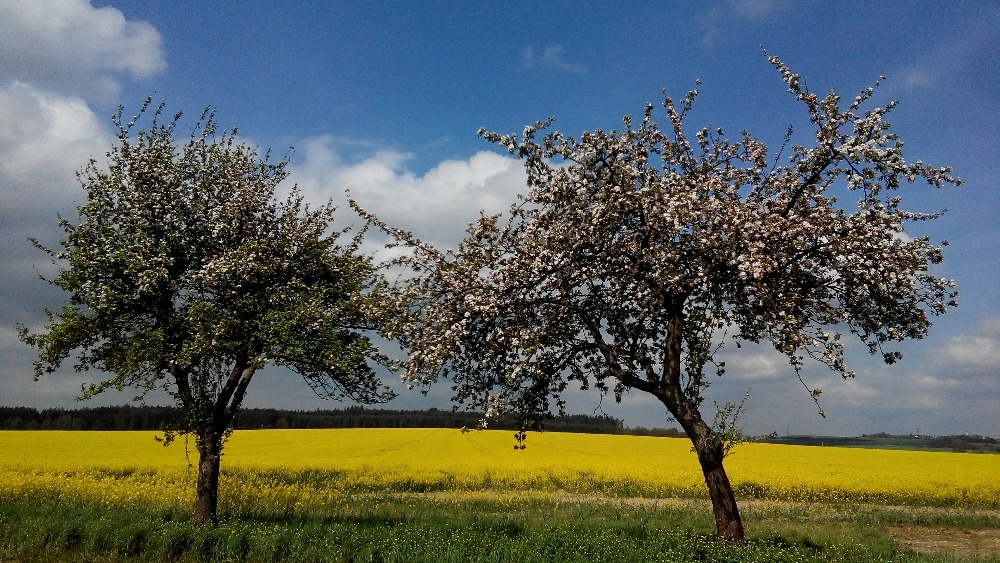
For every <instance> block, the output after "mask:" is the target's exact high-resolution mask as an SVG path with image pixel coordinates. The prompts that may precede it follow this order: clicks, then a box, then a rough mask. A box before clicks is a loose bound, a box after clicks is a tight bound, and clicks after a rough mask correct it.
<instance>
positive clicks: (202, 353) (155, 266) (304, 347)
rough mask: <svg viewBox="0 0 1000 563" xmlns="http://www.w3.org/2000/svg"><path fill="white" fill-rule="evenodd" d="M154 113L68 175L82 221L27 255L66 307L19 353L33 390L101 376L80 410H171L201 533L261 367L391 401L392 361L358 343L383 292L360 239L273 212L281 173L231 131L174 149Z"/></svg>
mask: <svg viewBox="0 0 1000 563" xmlns="http://www.w3.org/2000/svg"><path fill="white" fill-rule="evenodd" d="M162 109H163V106H162V105H161V106H160V107H159V108H157V109H156V110H155V111H153V110H150V109H149V101H148V100H147V102H146V104H145V105H144V106H143V108H142V111H141V112H140V113H139V115H138V116H137V117H136V118H135V119H133V120H132V121H130V122H128V123H124V124H123V123H122V118H121V115H122V112H121V111H119V112H118V114H117V115H116V116H114V118H113V121H114V124H115V126H116V127H117V130H118V132H117V137H118V139H117V143H116V144H115V145H114V146H113V147H112V148H111V150H110V151H109V152H108V153H107V157H108V163H107V166H106V167H102V166H98V164H97V162H96V161H91V163H90V164H89V166H87V168H86V169H85V170H84V171H82V172H81V173H80V174H79V175H78V176H79V179H80V182H81V185H82V186H83V188H84V190H85V192H86V202H85V203H83V204H82V205H81V206H79V208H78V212H79V220H78V221H76V222H71V221H69V220H66V219H63V220H61V221H60V226H61V228H62V230H63V232H64V238H63V239H62V240H61V241H60V243H59V246H60V247H61V248H58V249H48V248H46V247H44V246H43V245H41V244H40V243H38V242H35V244H36V246H38V247H39V248H41V249H42V250H44V251H45V252H47V253H48V254H49V256H51V257H52V258H53V260H54V262H55V263H56V264H57V265H58V266H59V268H60V270H59V272H58V275H56V276H55V277H54V278H53V279H51V280H48V281H49V282H50V283H52V284H53V285H55V286H56V287H58V288H60V289H63V290H65V291H67V292H69V294H70V296H69V302H68V303H67V304H65V305H64V306H63V307H62V308H61V309H60V310H59V311H58V312H55V313H53V312H49V311H47V314H48V321H47V322H46V323H45V325H44V329H43V330H41V331H39V332H31V331H29V330H28V328H26V327H22V328H21V338H22V339H23V340H24V341H25V342H27V343H28V344H30V345H32V346H34V347H36V348H37V349H38V350H39V359H38V360H37V361H36V362H35V377H36V378H38V377H39V376H41V375H42V374H43V373H52V372H54V371H55V370H57V369H58V368H59V367H60V366H61V365H62V364H63V362H64V361H65V360H66V359H67V358H68V357H69V356H70V355H71V354H73V353H74V352H77V353H78V357H77V362H76V365H75V367H76V369H77V370H78V371H82V370H87V369H88V368H90V367H94V368H98V369H100V370H102V372H104V374H105V375H108V377H107V378H106V379H104V380H102V381H100V382H99V383H96V384H91V385H89V386H86V387H85V388H84V390H83V395H82V397H83V398H88V397H91V396H94V395H96V394H98V393H101V392H102V391H105V390H107V389H119V390H120V389H122V388H126V387H128V388H135V389H137V390H138V391H139V393H140V395H139V397H137V398H141V397H143V396H145V395H146V393H148V392H149V391H151V390H153V389H156V388H163V389H165V390H166V391H167V392H169V393H170V394H171V395H172V396H173V397H174V398H175V399H176V401H177V402H178V404H179V405H180V406H181V407H182V410H183V413H184V419H183V420H181V421H179V425H178V426H177V428H176V431H177V432H179V433H190V434H192V435H193V436H194V438H195V441H196V445H197V450H198V454H199V461H198V483H197V493H196V501H195V521H196V522H197V523H199V524H204V523H210V522H214V521H215V520H216V511H217V502H218V486H219V462H220V457H221V454H222V448H223V444H224V442H225V439H226V437H227V436H228V433H229V431H230V427H231V423H232V421H233V418H234V417H235V416H236V415H237V412H238V411H239V408H240V405H241V404H242V402H243V400H244V397H245V396H246V393H247V388H248V386H249V384H250V382H251V380H252V379H253V378H254V376H255V374H257V373H258V371H260V370H261V369H262V368H264V367H265V366H266V365H268V364H273V365H277V366H285V367H288V368H291V369H293V370H295V371H297V372H298V373H299V374H301V375H302V377H304V378H305V380H306V382H308V383H309V385H311V386H312V388H313V389H314V390H315V391H316V392H317V394H319V395H320V396H323V397H331V398H338V399H339V398H350V399H354V400H356V401H359V402H363V403H373V402H381V401H385V400H388V399H389V398H390V397H391V396H392V393H391V392H390V391H389V390H388V389H387V388H385V387H384V386H383V385H382V383H381V381H380V379H379V378H378V377H377V375H376V373H375V370H374V366H375V365H378V364H384V363H385V362H386V359H385V358H384V357H383V356H382V355H381V354H380V353H379V352H378V350H377V348H376V347H375V346H374V345H373V344H372V343H371V342H370V340H369V338H368V335H369V334H372V333H374V332H376V331H378V330H379V328H380V324H381V313H380V311H381V309H380V307H379V306H378V304H377V303H376V297H377V295H378V294H379V291H378V290H379V288H380V287H381V286H382V282H381V278H380V277H378V276H377V275H376V273H375V272H374V270H373V269H372V266H371V262H370V260H369V259H368V258H366V257H363V256H361V255H359V254H358V253H357V251H358V245H359V243H360V238H359V237H354V238H353V239H350V240H349V242H348V243H347V244H346V245H344V244H343V243H342V242H341V241H340V237H341V235H345V234H346V232H345V231H335V230H331V228H332V226H331V223H332V220H333V213H334V208H333V206H332V203H328V204H326V205H324V206H321V207H318V208H310V207H309V206H308V205H306V204H305V203H304V202H303V200H302V197H301V196H300V195H299V194H298V191H297V189H293V190H292V193H291V195H290V196H288V197H287V199H284V200H283V201H282V200H279V199H277V198H276V193H275V190H276V188H277V186H278V184H279V183H280V182H281V181H282V180H283V179H284V178H285V177H286V176H287V172H286V171H285V166H286V163H287V161H281V162H279V163H277V164H271V163H268V162H267V156H266V155H265V156H264V157H263V158H260V157H258V155H257V153H256V151H255V150H254V149H252V148H250V147H248V146H246V145H243V144H240V143H237V142H236V139H235V135H236V131H235V130H233V131H231V132H225V133H222V134H217V132H216V124H215V121H214V119H213V117H212V115H211V114H210V113H207V112H206V114H204V115H203V116H202V119H201V120H200V121H199V122H198V123H197V124H196V126H195V128H194V131H193V133H192V134H191V137H190V139H188V140H187V141H186V142H184V143H183V144H181V143H178V142H177V141H176V138H175V132H176V129H177V126H178V124H179V123H180V121H179V120H180V114H179V113H178V114H177V115H175V116H174V117H173V119H172V120H167V122H166V123H163V122H162V118H163V116H162ZM150 114H153V115H152V116H150ZM145 118H149V119H148V121H149V127H148V129H147V130H144V131H138V132H136V131H135V129H136V122H137V121H138V120H140V119H145ZM172 436H173V434H169V433H168V435H167V437H168V438H172Z"/></svg>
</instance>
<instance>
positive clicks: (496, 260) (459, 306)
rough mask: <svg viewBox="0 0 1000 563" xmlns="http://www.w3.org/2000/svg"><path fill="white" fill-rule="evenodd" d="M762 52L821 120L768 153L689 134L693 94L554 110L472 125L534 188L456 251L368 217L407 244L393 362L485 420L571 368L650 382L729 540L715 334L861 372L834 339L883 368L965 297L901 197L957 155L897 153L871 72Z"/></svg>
mask: <svg viewBox="0 0 1000 563" xmlns="http://www.w3.org/2000/svg"><path fill="white" fill-rule="evenodd" d="M769 60H770V62H771V63H772V65H773V66H774V67H775V68H776V69H777V70H778V71H779V73H780V74H781V77H782V79H783V80H784V82H785V84H786V85H787V88H788V90H789V92H790V93H791V94H792V95H793V96H794V97H795V98H796V99H797V100H799V101H800V102H801V103H802V104H803V105H804V107H805V109H806V111H807V112H808V115H809V120H810V122H811V123H812V125H813V126H814V127H815V136H814V141H811V142H810V143H809V146H803V145H798V144H793V145H791V146H790V147H789V146H788V145H789V144H790V139H791V137H792V133H791V130H790V131H789V134H788V135H787V136H786V138H785V143H784V144H783V145H782V148H781V149H780V150H778V151H771V150H769V148H768V147H767V146H766V145H765V144H764V143H763V142H761V141H759V140H757V139H756V138H754V137H752V136H751V135H750V134H749V133H746V132H744V133H742V134H741V135H738V136H736V137H734V138H730V137H728V136H727V135H726V134H725V133H724V132H723V131H722V130H721V129H711V128H707V127H706V128H702V129H698V130H696V131H694V133H693V134H691V133H690V132H688V131H687V130H686V129H685V125H684V121H685V117H686V116H687V114H688V112H689V110H690V108H691V107H692V104H693V103H694V101H695V98H696V96H697V94H698V92H697V90H692V91H691V92H689V93H688V94H687V95H686V96H685V97H684V98H683V99H682V100H680V101H679V102H675V101H674V100H673V99H671V98H670V97H666V96H665V97H664V99H663V108H664V110H665V115H664V117H665V119H666V124H667V125H666V127H665V128H663V129H661V128H660V126H659V125H658V124H657V123H656V121H655V120H654V113H655V112H654V109H655V108H654V106H653V105H652V104H649V105H647V106H646V108H645V111H644V112H643V115H642V118H641V119H640V120H638V122H636V121H635V120H633V119H632V118H631V117H626V118H625V119H624V128H623V129H622V130H621V131H604V130H596V131H593V132H585V133H583V134H582V135H580V136H579V138H576V137H572V136H569V135H565V134H563V133H561V132H558V131H549V128H550V125H551V121H546V122H540V123H537V124H535V125H532V126H528V127H525V129H524V132H523V134H521V135H520V136H518V135H502V134H497V133H492V132H487V131H482V130H481V131H480V134H481V136H483V137H484V138H485V139H486V140H487V141H489V142H492V143H495V144H497V145H498V146H500V147H502V148H503V149H505V150H507V151H508V152H509V153H510V154H512V155H515V156H516V157H517V158H519V159H521V160H522V161H523V163H524V167H525V170H526V171H527V179H528V180H527V181H528V192H527V194H525V195H524V196H522V198H521V201H519V202H517V203H516V204H514V205H513V206H512V207H511V208H510V211H509V213H507V214H504V215H493V216H481V217H480V219H479V220H478V221H476V222H475V223H474V224H472V225H471V226H470V227H469V229H468V231H467V236H466V238H465V240H464V241H463V242H462V243H461V245H460V246H459V247H458V248H457V249H455V250H453V251H447V252H442V251H440V250H437V249H435V248H433V247H431V246H429V245H427V244H425V243H423V242H422V241H420V240H419V239H417V238H416V237H415V236H414V235H413V234H411V233H408V232H405V231H401V230H398V229H393V228H392V227H391V226H388V225H385V224H384V223H382V222H380V221H379V220H378V219H377V217H375V216H374V215H373V214H370V213H369V214H367V216H368V217H369V219H370V220H372V221H373V222H375V223H376V224H378V225H379V226H381V227H382V228H383V229H385V230H386V231H388V232H390V233H391V234H393V235H394V236H395V238H396V240H397V243H398V244H401V245H404V246H406V247H408V248H410V249H411V252H410V253H409V254H407V255H406V256H404V257H402V258H401V259H400V260H399V261H398V264H402V265H404V266H407V267H410V268H412V269H413V271H414V275H413V277H412V279H410V280H409V281H408V282H407V283H406V284H405V285H403V286H401V287H400V288H399V289H398V291H397V294H396V305H397V308H398V310H399V311H400V314H399V315H398V316H397V317H395V318H394V322H393V326H392V333H393V334H396V335H399V337H400V340H401V342H402V343H403V344H405V346H407V347H408V349H409V352H408V356H407V358H406V359H405V361H404V362H403V368H404V370H405V374H404V377H405V378H406V379H408V380H409V381H410V382H412V383H413V384H416V385H430V384H432V383H433V382H435V381H436V380H438V379H439V378H442V377H450V378H451V379H452V380H453V382H454V387H453V388H454V391H455V399H456V400H458V401H460V402H464V403H467V404H470V405H472V406H475V407H479V408H482V409H484V410H486V411H487V412H488V413H494V414H496V413H502V412H509V411H516V412H523V413H528V414H529V415H534V416H539V415H542V414H544V413H549V412H552V411H554V410H559V409H561V408H562V399H561V396H562V393H563V392H564V391H565V390H566V389H567V386H568V385H570V384H574V385H578V386H579V387H581V388H583V389H587V388H590V387H595V388H596V389H597V390H598V392H600V393H601V394H604V393H614V395H615V396H616V397H617V398H618V399H619V400H620V398H621V395H622V393H624V392H626V391H628V390H635V391H641V392H645V393H649V394H651V395H653V396H654V397H656V398H657V399H658V400H659V401H660V402H662V404H663V405H664V406H665V407H666V409H667V411H669V413H670V414H671V415H672V416H673V417H674V418H675V419H676V420H677V421H678V422H679V423H680V424H681V426H682V427H683V429H684V431H685V432H686V433H687V435H688V436H689V437H690V439H691V440H692V442H693V444H694V449H695V450H696V452H697V453H698V457H699V461H700V463H701V466H702V470H703V472H704V473H705V478H706V484H707V485H708V488H709V492H710V496H711V497H712V500H713V507H714V511H715V516H716V524H717V527H718V531H719V534H720V535H722V536H724V537H726V538H729V539H734V540H738V539H741V538H742V537H743V528H742V523H741V522H740V518H739V513H738V509H737V507H736V502H735V498H734V497H733V494H732V490H731V487H730V486H729V481H728V477H727V476H726V475H725V472H724V470H723V467H722V458H723V456H724V453H725V444H724V442H725V440H724V436H723V435H722V434H720V433H719V432H717V431H716V430H717V429H713V428H712V427H711V426H710V425H709V424H707V423H706V422H705V420H704V417H703V415H702V412H701V408H702V401H703V399H704V390H705V388H706V386H707V379H706V377H707V374H709V373H717V374H719V375H721V374H722V373H723V372H724V370H725V368H726V366H725V365H724V364H723V363H722V362H721V361H717V357H718V356H719V351H720V350H721V349H722V347H724V346H735V347H739V346H740V343H741V342H754V343H756V342H762V341H766V342H770V343H771V344H772V345H773V347H774V348H775V349H776V350H777V351H779V352H780V353H782V354H784V355H785V356H786V357H787V358H788V361H789V364H790V369H791V370H794V371H795V372H796V373H799V370H800V369H801V367H802V366H803V365H804V362H805V361H806V360H807V359H812V360H815V361H817V362H820V363H821V364H824V365H826V366H828V367H829V368H830V369H832V370H834V371H836V372H837V373H839V374H841V375H842V376H844V377H845V378H847V377H853V376H854V373H853V372H852V371H850V369H849V368H848V366H847V364H846V362H845V355H844V351H845V345H844V338H843V335H845V334H850V335H854V336H855V337H856V338H858V339H859V340H860V341H861V342H862V343H863V344H864V345H865V346H866V347H867V348H868V349H869V350H870V351H871V352H872V353H873V354H880V355H881V356H882V357H883V358H884V360H885V361H886V362H888V363H892V362H894V361H896V360H897V359H898V358H899V357H900V354H899V352H898V351H897V350H895V349H893V348H891V343H892V342H898V341H902V340H905V339H911V338H920V337H921V336H923V335H924V334H925V333H926V332H927V330H928V328H929V326H930V323H929V317H930V316H933V315H939V314H942V313H944V312H945V311H946V310H947V308H948V307H950V306H953V305H955V297H956V296H957V293H956V292H955V291H954V289H953V288H954V282H952V281H951V280H948V279H943V278H939V277H937V276H935V274H934V273H933V272H931V271H930V268H931V266H932V265H934V264H937V263H939V262H941V260H942V249H941V246H940V245H935V244H932V243H931V241H930V240H929V239H928V238H926V237H918V238H913V237H911V236H910V235H909V233H907V232H906V231H905V228H906V226H907V225H909V224H911V223H913V222H919V221H923V220H927V219H932V218H934V217H936V214H923V213H915V212H911V211H907V210H905V209H904V208H903V207H902V205H901V199H900V197H899V196H898V195H897V194H898V192H899V191H900V189H901V188H902V187H903V186H904V185H906V184H909V183H913V182H915V181H917V180H918V179H921V180H923V181H925V182H927V183H929V184H930V185H932V186H938V187H940V186H944V185H946V184H954V183H958V180H957V179H956V178H954V177H952V176H951V175H950V174H951V171H950V169H949V168H937V167H931V166H928V165H925V164H923V163H922V162H921V161H915V162H912V163H908V162H907V161H905V160H904V158H903V143H902V141H900V140H899V139H898V137H897V136H896V134H894V133H892V132H891V131H890V128H889V123H888V122H887V121H886V116H887V114H888V113H889V112H890V110H891V109H892V107H893V106H894V105H895V102H890V103H889V104H887V105H884V106H878V107H873V108H871V109H868V110H862V107H863V106H865V105H869V103H870V99H871V97H872V95H873V93H874V89H873V88H868V89H866V90H864V91H863V92H862V93H861V94H860V95H858V96H857V97H856V98H854V99H852V100H850V101H848V102H847V103H846V104H845V103H844V101H843V100H842V99H841V97H840V96H838V95H837V94H836V93H835V92H830V93H829V94H827V95H826V96H825V97H820V96H817V95H816V94H814V93H812V92H810V91H809V90H808V89H807V88H806V87H805V86H804V85H803V83H802V81H801V79H800V77H799V76H798V75H796V74H794V73H792V72H791V70H789V68H788V67H787V66H786V65H785V64H784V63H782V62H781V61H780V60H779V59H778V58H777V57H769ZM845 106H846V107H845ZM842 199H844V201H842ZM800 379H801V377H800ZM817 393H818V390H814V391H813V394H814V395H815V394H817Z"/></svg>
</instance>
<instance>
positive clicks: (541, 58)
mask: <svg viewBox="0 0 1000 563" xmlns="http://www.w3.org/2000/svg"><path fill="white" fill-rule="evenodd" d="M521 65H522V66H523V67H524V68H530V69H541V70H553V71H558V72H568V73H570V74H587V66H586V65H584V64H581V63H574V62H571V61H569V60H568V59H567V58H566V49H565V48H564V47H563V46H562V45H547V46H545V47H543V48H542V49H541V50H540V51H536V50H535V48H534V47H525V48H524V49H523V50H522V51H521Z"/></svg>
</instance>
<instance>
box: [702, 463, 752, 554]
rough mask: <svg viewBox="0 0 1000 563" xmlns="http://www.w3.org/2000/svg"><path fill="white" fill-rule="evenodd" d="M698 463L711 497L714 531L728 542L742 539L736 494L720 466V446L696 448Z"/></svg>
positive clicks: (741, 526) (741, 522) (741, 524)
mask: <svg viewBox="0 0 1000 563" xmlns="http://www.w3.org/2000/svg"><path fill="white" fill-rule="evenodd" d="M696 451H697V452H698V463H700V464H701V471H702V473H704V475H705V485H707V486H708V496H709V498H711V499H712V512H713V513H714V514H715V531H716V533H718V534H719V537H721V538H722V539H724V540H726V541H730V542H741V541H743V519H742V518H741V517H740V509H739V507H738V506H737V505H736V495H735V494H734V493H733V487H732V485H730V483H729V476H727V475H726V469H725V468H724V467H723V466H722V457H723V456H722V446H721V445H719V446H717V447H713V448H703V449H702V450H697V448H696Z"/></svg>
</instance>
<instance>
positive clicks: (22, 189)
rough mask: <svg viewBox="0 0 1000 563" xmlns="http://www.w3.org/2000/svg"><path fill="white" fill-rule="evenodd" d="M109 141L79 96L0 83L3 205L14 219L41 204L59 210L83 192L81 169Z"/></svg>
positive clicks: (0, 170)
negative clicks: (79, 174) (79, 180)
mask: <svg viewBox="0 0 1000 563" xmlns="http://www.w3.org/2000/svg"><path fill="white" fill-rule="evenodd" d="M110 140H111V136H110V134H109V133H108V132H107V130H106V128H105V126H104V124H103V123H101V120H100V119H98V118H97V116H96V115H95V114H94V112H93V111H91V109H90V107H89V106H88V105H87V103H86V102H84V101H83V100H82V99H80V98H78V97H75V96H62V95H59V94H53V93H50V92H45V91H41V90H38V89H36V88H34V87H33V86H31V85H28V84H25V83H22V82H16V81H15V82H14V83H12V84H10V85H9V86H7V87H0V184H2V185H3V186H4V189H3V191H2V192H0V209H2V210H3V212H4V214H5V215H8V216H9V217H10V218H16V217H17V216H22V217H23V214H24V213H25V212H34V211H37V210H41V209H45V210H51V212H52V213H53V215H54V212H55V210H57V209H59V208H61V207H63V204H64V203H66V202H69V201H71V200H72V198H73V197H75V195H76V194H77V193H78V192H79V187H78V185H77V182H76V177H75V173H76V171H77V170H79V169H81V168H82V167H83V166H84V165H85V164H86V163H87V162H88V160H90V159H91V158H94V157H96V156H98V155H100V154H101V153H102V152H104V151H105V150H106V149H107V147H108V146H109V145H110ZM9 221H10V219H9V218H8V219H7V221H5V223H8V224H9Z"/></svg>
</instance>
